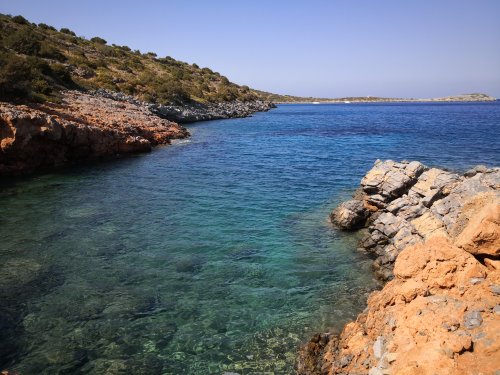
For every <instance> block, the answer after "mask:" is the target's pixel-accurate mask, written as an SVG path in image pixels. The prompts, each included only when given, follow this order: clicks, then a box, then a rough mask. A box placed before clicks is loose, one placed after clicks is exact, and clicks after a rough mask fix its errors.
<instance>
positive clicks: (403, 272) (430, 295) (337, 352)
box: [299, 201, 500, 375]
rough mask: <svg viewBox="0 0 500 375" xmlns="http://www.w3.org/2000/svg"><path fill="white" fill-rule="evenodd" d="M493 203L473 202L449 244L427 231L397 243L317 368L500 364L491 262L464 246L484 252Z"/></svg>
mask: <svg viewBox="0 0 500 375" xmlns="http://www.w3.org/2000/svg"><path fill="white" fill-rule="evenodd" d="M498 207H499V206H498V202H497V201H495V202H493V204H491V205H488V206H486V207H484V208H482V207H479V206H477V210H480V212H479V213H473V215H471V216H470V218H471V219H470V220H469V221H468V225H467V226H466V227H465V228H464V229H463V231H462V234H460V235H459V237H458V238H457V240H456V241H457V242H456V243H454V242H452V240H451V239H450V238H449V237H448V236H447V237H440V236H431V238H430V239H428V240H427V241H426V242H425V243H423V244H417V245H414V246H410V247H407V248H406V249H404V250H403V251H402V252H401V253H400V254H399V256H398V257H397V259H396V262H395V266H394V275H395V278H394V279H393V280H392V281H390V282H388V283H387V284H386V285H385V286H384V288H383V289H382V290H381V291H378V292H374V293H372V294H371V296H370V297H369V299H368V308H367V309H366V310H365V312H363V313H362V314H360V315H359V316H358V318H357V319H356V321H354V322H351V323H349V324H347V325H346V326H345V328H344V330H343V331H342V333H341V334H340V335H339V336H338V337H337V338H336V339H335V340H332V342H331V343H330V344H329V345H327V347H326V349H325V353H324V354H323V365H322V367H323V369H324V373H328V374H338V373H343V374H368V373H369V374H391V375H401V374H418V375H421V374H429V375H430V374H452V375H458V374H485V375H486V374H491V375H493V374H495V371H497V370H498V369H500V317H499V314H500V271H499V268H498V267H497V265H496V263H497V262H498V261H495V260H491V259H488V261H486V260H485V264H486V265H488V267H486V266H485V265H483V264H482V263H481V262H480V261H479V260H478V259H476V258H475V257H474V255H473V254H471V252H468V251H465V250H464V248H465V249H469V250H470V249H473V250H474V254H485V251H487V252H488V254H491V249H493V246H492V244H494V243H496V241H497V240H496V239H498V235H499V234H500V228H499V227H498V225H496V223H497V222H498V221H496V220H497V219H498V216H497V215H498ZM469 209H470V207H469ZM471 213H472V211H471ZM493 224H494V225H493ZM458 244H459V245H461V246H462V247H458V246H457V245H458ZM483 246H485V247H486V248H487V249H486V250H483ZM347 359H349V360H347ZM299 373H300V372H299ZM302 373H307V372H302ZM311 373H314V372H311ZM318 373H319V372H318Z"/></svg>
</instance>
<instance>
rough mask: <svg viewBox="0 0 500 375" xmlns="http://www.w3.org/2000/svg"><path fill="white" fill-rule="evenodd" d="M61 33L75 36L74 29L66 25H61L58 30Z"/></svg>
mask: <svg viewBox="0 0 500 375" xmlns="http://www.w3.org/2000/svg"><path fill="white" fill-rule="evenodd" d="M59 31H60V32H61V33H63V34H68V35H72V36H76V34H75V32H74V31H71V30H70V29H68V28H66V27H63V28H62V29H61V30H59Z"/></svg>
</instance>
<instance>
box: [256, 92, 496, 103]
mask: <svg viewBox="0 0 500 375" xmlns="http://www.w3.org/2000/svg"><path fill="white" fill-rule="evenodd" d="M259 93H260V94H261V95H262V96H263V97H264V98H265V99H266V100H270V101H272V102H274V103H277V104H280V103H392V102H395V103H398V102H401V103H411V102H492V101H495V100H496V98H494V97H492V96H490V95H487V94H482V93H473V94H461V95H453V96H445V97H442V98H429V99H415V98H383V97H379V96H349V97H343V98H313V97H298V96H290V95H275V94H270V93H264V92H259Z"/></svg>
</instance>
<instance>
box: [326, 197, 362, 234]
mask: <svg viewBox="0 0 500 375" xmlns="http://www.w3.org/2000/svg"><path fill="white" fill-rule="evenodd" d="M367 217H368V211H367V210H366V208H365V207H364V205H363V202H361V201H358V200H355V199H353V200H350V201H347V202H344V203H342V204H341V205H340V206H338V207H337V208H336V209H335V210H333V211H332V213H331V214H330V219H331V221H332V223H333V224H335V225H336V226H338V227H339V228H341V229H345V230H352V229H358V228H361V227H362V226H363V225H364V224H365V221H366V219H367Z"/></svg>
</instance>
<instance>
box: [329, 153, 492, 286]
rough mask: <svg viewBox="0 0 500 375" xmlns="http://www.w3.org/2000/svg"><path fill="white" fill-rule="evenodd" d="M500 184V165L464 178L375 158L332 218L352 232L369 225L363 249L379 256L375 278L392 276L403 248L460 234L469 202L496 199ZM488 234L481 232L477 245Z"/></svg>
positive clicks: (363, 241)
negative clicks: (353, 193)
mask: <svg viewBox="0 0 500 375" xmlns="http://www.w3.org/2000/svg"><path fill="white" fill-rule="evenodd" d="M499 187H500V169H499V168H491V169H488V168H486V167H484V166H478V167H476V168H474V169H473V170H470V171H467V172H466V173H465V174H464V175H463V176H461V175H459V174H456V173H453V172H449V171H445V170H442V169H437V168H428V167H426V166H424V165H423V164H421V163H419V162H416V161H413V162H401V163H398V162H394V161H392V160H387V161H380V160H377V161H376V162H375V165H374V167H373V168H372V169H371V170H370V171H369V172H368V173H367V174H366V175H365V177H364V178H363V179H362V181H361V189H360V192H358V194H357V195H356V198H355V199H354V200H351V201H348V202H346V203H343V204H341V205H340V206H339V207H338V208H336V209H335V210H334V211H333V212H332V214H331V221H332V222H333V223H334V224H336V225H337V226H339V227H340V228H341V229H348V230H350V229H356V228H357V227H359V226H360V225H361V223H365V224H366V225H365V226H366V228H367V229H366V234H365V235H364V237H363V238H362V239H361V241H360V248H362V249H364V250H365V251H368V252H369V253H371V254H374V255H375V256H376V258H377V259H376V260H375V262H374V268H375V272H376V274H377V276H378V277H379V278H380V279H382V280H390V279H391V278H392V277H393V273H392V268H393V265H394V261H395V260H396V257H397V255H398V254H399V253H400V252H401V251H402V250H403V249H404V248H406V247H407V246H409V245H412V244H416V243H422V242H423V241H424V240H426V239H428V238H431V237H433V236H436V235H442V236H445V237H450V236H454V235H456V233H457V232H458V231H461V230H462V229H463V227H464V226H465V224H466V223H467V222H468V221H469V220H470V218H469V217H468V216H467V206H466V203H467V202H469V201H470V199H471V198H472V197H474V196H476V199H477V200H478V202H482V203H484V204H485V203H487V202H488V201H490V200H491V199H493V198H494V197H498V195H499V192H498V189H499ZM479 194H480V195H479ZM349 207H351V209H350V210H349ZM352 208H356V209H352ZM463 208H465V210H464V211H463V215H462V216H459V213H460V212H462V209H463ZM485 235H487V234H485V233H479V234H478V238H477V240H476V243H477V242H478V241H481V238H482V236H485ZM464 246H465V245H464Z"/></svg>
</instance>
